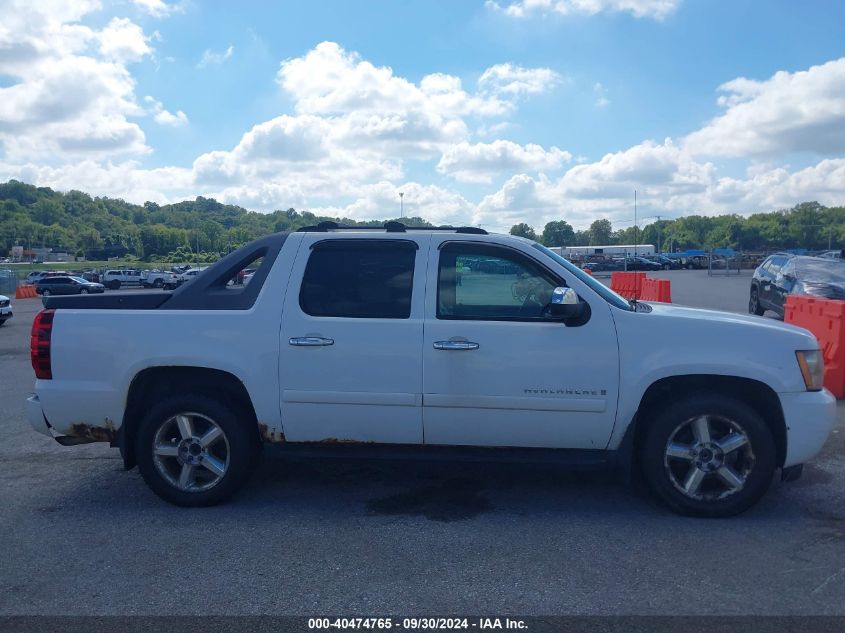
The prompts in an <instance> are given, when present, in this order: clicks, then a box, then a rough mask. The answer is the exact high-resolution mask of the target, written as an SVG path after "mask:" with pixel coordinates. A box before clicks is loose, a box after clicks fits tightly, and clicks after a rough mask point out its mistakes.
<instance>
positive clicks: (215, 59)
mask: <svg viewBox="0 0 845 633" xmlns="http://www.w3.org/2000/svg"><path fill="white" fill-rule="evenodd" d="M234 53H235V47H234V46H232V45H231V44H230V45H229V48H227V49H226V50H225V51H221V52H219V53H216V52H214V51H213V50H211V49H210V48H207V49H205V50H204V51H203V53H202V57H201V58H200V60H199V62H197V68H205V67H206V66H210V65H212V64H222V63H223V62H225V61H226V60H227V59H230V58H231V57H232V55H233V54H234Z"/></svg>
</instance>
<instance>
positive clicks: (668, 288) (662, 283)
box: [640, 277, 672, 303]
mask: <svg viewBox="0 0 845 633" xmlns="http://www.w3.org/2000/svg"><path fill="white" fill-rule="evenodd" d="M641 291H642V292H641V294H640V299H642V300H643V301H659V302H661V303H672V282H671V281H669V280H668V279H650V278H648V277H646V278H645V279H643V283H642V288H641Z"/></svg>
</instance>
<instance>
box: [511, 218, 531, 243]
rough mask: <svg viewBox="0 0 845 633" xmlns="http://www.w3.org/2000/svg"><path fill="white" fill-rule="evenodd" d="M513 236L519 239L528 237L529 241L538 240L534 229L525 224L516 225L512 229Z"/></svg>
mask: <svg viewBox="0 0 845 633" xmlns="http://www.w3.org/2000/svg"><path fill="white" fill-rule="evenodd" d="M511 235H516V236H518V237H527V238H528V239H529V240H536V239H537V233H535V232H534V229H533V228H531V227H530V226H528V225H527V224H526V223H525V222H520V223H519V224H514V225H513V226H512V227H511Z"/></svg>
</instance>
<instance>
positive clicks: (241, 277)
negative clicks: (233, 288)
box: [235, 268, 256, 284]
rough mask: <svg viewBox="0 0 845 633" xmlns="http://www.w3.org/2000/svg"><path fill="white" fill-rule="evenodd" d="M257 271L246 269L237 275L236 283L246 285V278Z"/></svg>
mask: <svg viewBox="0 0 845 633" xmlns="http://www.w3.org/2000/svg"><path fill="white" fill-rule="evenodd" d="M255 271H256V269H255V268H244V269H243V270H241V271H239V272H238V274H237V275H235V283H236V284H245V283H247V281H246V276H247V275H252V273H254V272H255Z"/></svg>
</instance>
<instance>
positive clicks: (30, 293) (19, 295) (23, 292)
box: [15, 284, 38, 299]
mask: <svg viewBox="0 0 845 633" xmlns="http://www.w3.org/2000/svg"><path fill="white" fill-rule="evenodd" d="M37 297H38V293H37V292H35V286H32V285H28V284H22V285H20V286H18V287H17V288H16V289H15V299H36V298H37Z"/></svg>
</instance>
